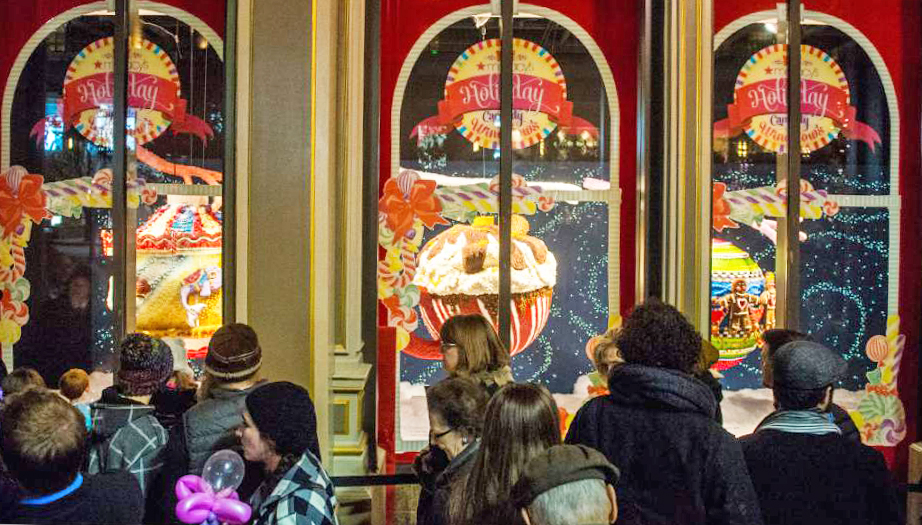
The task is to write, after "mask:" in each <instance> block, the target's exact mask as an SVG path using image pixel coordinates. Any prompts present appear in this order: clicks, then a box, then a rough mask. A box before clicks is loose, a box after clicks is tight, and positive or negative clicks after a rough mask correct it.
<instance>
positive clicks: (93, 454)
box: [87, 387, 168, 497]
mask: <svg viewBox="0 0 922 525" xmlns="http://www.w3.org/2000/svg"><path fill="white" fill-rule="evenodd" d="M90 413H91V415H92V418H93V432H92V434H91V435H90V445H89V465H88V467H87V471H88V472H89V473H90V474H97V473H100V472H107V471H113V470H126V471H128V472H130V473H131V474H132V475H133V476H134V477H135V479H137V480H138V484H139V485H140V486H141V491H142V492H143V493H144V496H145V497H147V495H148V493H149V492H150V488H151V487H152V486H153V484H154V481H155V479H156V477H157V476H158V475H159V473H160V470H161V469H162V468H163V456H164V448H165V447H166V444H167V437H168V434H167V431H166V429H164V428H163V425H161V424H160V422H159V421H158V420H157V417H156V416H155V414H154V407H152V406H150V405H145V404H142V403H137V402H134V401H132V400H131V399H128V398H127V397H123V396H121V395H119V394H118V393H117V392H116V390H115V388H114V387H110V388H107V389H105V390H103V393H102V398H101V399H100V401H99V402H97V403H93V404H92V405H91V406H90Z"/></svg>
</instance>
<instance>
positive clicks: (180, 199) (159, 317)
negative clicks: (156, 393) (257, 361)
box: [0, 2, 226, 385]
mask: <svg viewBox="0 0 922 525" xmlns="http://www.w3.org/2000/svg"><path fill="white" fill-rule="evenodd" d="M139 7H140V11H139V16H138V18H137V19H136V27H135V29H134V32H133V34H132V35H131V36H130V43H131V44H130V51H129V77H128V90H129V101H128V105H129V108H128V138H127V148H128V156H129V167H128V186H129V195H128V219H127V220H128V223H127V235H128V236H129V243H128V244H129V248H128V252H127V253H124V254H115V253H113V247H112V233H113V228H115V227H118V225H114V224H113V221H112V216H111V211H110V208H111V184H112V171H111V170H112V168H113V155H114V149H113V137H112V115H113V113H112V111H113V105H112V104H113V97H112V85H113V84H112V78H113V76H112V72H113V59H114V39H113V35H114V26H113V19H114V17H113V13H111V12H108V11H107V10H106V4H105V2H95V3H88V4H86V5H84V6H81V7H78V8H75V9H72V10H70V11H68V12H66V13H62V14H61V15H59V16H57V17H56V18H54V19H53V20H51V21H50V22H48V23H46V24H45V25H44V27H42V29H40V30H39V31H38V32H37V33H36V34H35V35H34V36H33V38H32V39H31V40H30V41H29V42H28V43H27V44H26V46H25V47H24V48H23V50H22V51H21V53H20V56H21V60H20V61H19V62H17V65H16V67H14V70H13V71H12V73H11V76H10V80H9V82H8V83H7V90H6V92H4V101H5V104H4V106H3V107H4V108H9V110H8V113H7V114H5V115H3V120H2V122H3V126H4V129H3V132H2V133H0V135H2V140H3V153H4V159H3V165H4V166H7V165H9V166H14V168H11V169H10V170H9V171H8V172H7V174H6V175H5V181H6V183H7V188H6V189H7V190H9V191H11V192H12V194H13V196H14V197H16V198H19V199H20V200H22V199H23V198H24V195H23V191H24V190H25V191H29V192H32V193H30V194H29V195H30V196H31V198H33V200H32V201H29V202H28V205H29V206H32V207H31V208H30V207H28V206H27V207H26V208H25V220H23V221H22V223H21V226H17V225H16V224H11V225H10V228H11V229H10V230H6V231H5V234H7V233H8V235H7V236H6V238H5V239H4V246H3V249H2V250H0V259H4V260H3V261H0V274H2V275H0V281H2V286H3V287H4V289H5V290H8V291H10V292H11V294H10V296H9V297H10V299H11V301H12V305H13V306H14V307H15V308H18V309H17V310H16V314H17V315H15V316H12V317H8V318H5V319H7V321H6V323H7V324H6V325H5V326H6V331H5V332H4V334H3V335H2V338H3V339H2V342H3V345H4V349H5V350H7V351H8V350H9V349H10V348H11V347H12V349H13V354H14V355H13V357H14V361H15V363H16V364H17V366H19V365H32V366H36V367H38V368H40V369H41V371H42V372H43V374H44V375H46V380H48V379H51V380H52V381H54V384H55V385H56V379H54V377H53V376H55V375H58V374H60V373H61V372H63V371H64V370H63V369H61V368H64V369H66V368H69V367H71V366H79V367H81V368H86V369H87V370H89V371H92V370H94V369H96V370H103V371H107V370H111V367H112V365H113V358H114V350H115V348H116V346H117V341H116V340H115V339H116V338H115V336H114V333H113V311H115V310H117V309H121V308H124V309H125V310H126V311H127V315H128V321H127V329H128V330H129V331H140V332H144V333H148V334H151V335H153V336H156V337H161V338H164V339H165V340H167V341H168V342H169V343H170V344H171V345H172V346H174V347H175V350H176V352H174V353H175V354H176V355H177V356H179V355H182V353H183V352H184V353H185V354H186V355H187V357H189V358H190V361H189V363H190V365H191V368H190V371H191V372H193V373H195V374H198V373H199V372H200V367H199V365H200V358H202V357H204V350H205V348H206V347H207V342H208V339H209V337H210V334H212V333H213V332H214V331H215V330H216V329H217V328H218V327H219V326H220V325H221V324H222V296H223V293H224V292H225V290H224V286H223V279H222V245H223V227H222V222H223V213H224V210H223V209H222V202H221V194H222V193H221V192H222V182H223V178H224V172H225V164H224V140H225V132H226V129H225V121H224V93H225V91H224V85H225V77H224V63H223V44H222V42H221V39H220V38H219V37H218V35H217V34H216V33H215V32H214V30H212V29H211V28H209V27H208V26H207V25H205V24H204V23H203V22H202V21H201V20H200V19H198V18H196V17H195V16H193V15H191V14H189V13H188V12H186V11H183V10H181V9H179V8H177V7H173V6H168V5H165V4H159V3H156V2H140V3H139ZM16 166H18V168H16ZM26 173H27V174H29V175H27V176H26V178H25V180H29V181H32V182H34V183H35V184H36V185H35V186H34V187H33V186H27V185H20V186H18V187H17V184H21V183H20V182H19V181H20V176H21V174H26ZM2 189H3V188H0V190H2ZM17 192H18V195H17ZM17 228H18V229H17ZM7 253H8V254H9V258H7ZM116 256H118V257H125V258H126V259H127V261H128V262H127V266H128V270H129V273H128V275H129V277H128V281H129V282H128V284H127V288H128V291H129V293H128V299H127V302H126V304H124V305H115V304H113V284H114V283H113V281H112V278H111V276H112V265H113V261H114V258H115V257H116ZM11 323H12V324H11ZM14 324H15V325H16V327H14V326H13V325H14ZM86 348H89V349H90V350H89V352H88V353H87V352H86V351H85V350H84V349H86ZM78 354H79V355H78ZM59 369H60V370H59Z"/></svg>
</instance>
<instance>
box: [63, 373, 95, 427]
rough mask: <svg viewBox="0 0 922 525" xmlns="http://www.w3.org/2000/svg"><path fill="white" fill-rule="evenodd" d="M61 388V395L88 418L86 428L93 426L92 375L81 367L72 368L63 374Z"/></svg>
mask: <svg viewBox="0 0 922 525" xmlns="http://www.w3.org/2000/svg"><path fill="white" fill-rule="evenodd" d="M58 386H59V388H60V389H61V395H62V396H64V398H65V399H67V400H68V401H70V404H72V405H74V407H75V408H76V409H77V410H79V411H80V413H81V414H83V418H84V419H85V420H86V430H87V431H89V430H90V429H92V428H93V420H92V418H91V417H90V402H89V399H88V396H89V394H90V376H89V374H87V373H86V371H84V370H81V369H79V368H71V369H70V370H68V371H67V372H64V374H63V375H62V376H61V382H60V384H59V385H58Z"/></svg>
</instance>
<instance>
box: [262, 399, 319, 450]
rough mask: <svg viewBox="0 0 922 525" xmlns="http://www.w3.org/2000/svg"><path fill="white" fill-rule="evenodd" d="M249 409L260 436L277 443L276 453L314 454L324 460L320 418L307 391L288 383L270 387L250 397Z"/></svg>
mask: <svg viewBox="0 0 922 525" xmlns="http://www.w3.org/2000/svg"><path fill="white" fill-rule="evenodd" d="M246 406H247V412H249V413H250V417H251V418H253V423H255V424H256V428H257V429H258V430H259V433H260V434H262V435H263V436H265V437H267V438H269V439H271V440H272V441H273V442H275V452H276V453H278V454H279V455H285V454H303V453H304V451H305V450H310V451H311V453H313V454H314V455H315V456H317V459H320V446H319V444H318V441H317V417H316V414H315V413H314V402H313V401H311V396H310V394H309V393H308V392H307V390H305V389H304V388H302V387H300V386H298V385H295V384H294V383H289V382H287V381H282V382H278V383H268V384H266V385H264V386H261V387H259V388H257V389H256V390H254V391H252V392H250V394H249V395H247V398H246Z"/></svg>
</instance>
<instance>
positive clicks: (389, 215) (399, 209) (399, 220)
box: [378, 179, 448, 239]
mask: <svg viewBox="0 0 922 525" xmlns="http://www.w3.org/2000/svg"><path fill="white" fill-rule="evenodd" d="M435 187H436V183H435V181H431V180H418V181H416V182H414V183H413V187H412V188H411V189H410V194H409V196H405V195H404V194H403V192H402V191H400V188H399V187H398V186H397V180H396V179H389V180H388V181H387V182H386V183H385V184H384V195H383V196H382V197H381V200H379V201H378V209H379V210H380V211H381V212H382V213H383V214H384V216H385V219H386V221H387V227H388V228H390V229H391V231H393V232H394V238H395V239H400V238H402V237H403V236H404V235H406V234H407V232H409V231H410V230H412V229H413V222H414V221H415V220H416V218H417V217H419V218H420V219H421V220H422V221H423V224H425V225H426V227H427V228H432V227H434V226H435V225H436V224H448V221H446V220H445V219H443V218H442V215H441V213H442V203H441V202H440V201H439V199H438V197H436V196H435Z"/></svg>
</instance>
